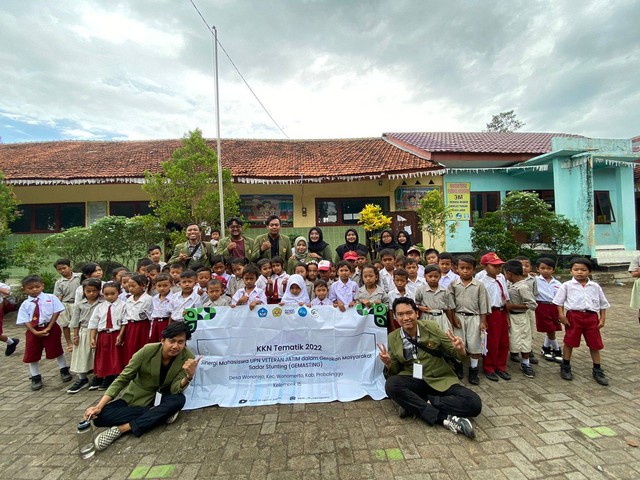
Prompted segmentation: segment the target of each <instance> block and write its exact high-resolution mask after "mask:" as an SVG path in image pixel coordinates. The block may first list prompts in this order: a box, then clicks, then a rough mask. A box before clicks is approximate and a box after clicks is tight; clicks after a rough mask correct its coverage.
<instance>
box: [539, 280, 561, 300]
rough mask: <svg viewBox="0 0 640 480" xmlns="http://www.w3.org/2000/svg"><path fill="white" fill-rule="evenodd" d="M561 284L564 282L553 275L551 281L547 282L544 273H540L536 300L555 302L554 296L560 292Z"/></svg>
mask: <svg viewBox="0 0 640 480" xmlns="http://www.w3.org/2000/svg"><path fill="white" fill-rule="evenodd" d="M560 285H562V284H561V283H560V282H559V281H558V280H557V279H555V278H553V277H551V281H549V282H547V281H546V280H545V279H544V278H543V277H542V275H538V276H537V277H536V286H537V287H538V293H537V294H536V301H538V302H548V303H551V302H553V297H555V296H556V293H558V289H559V288H560Z"/></svg>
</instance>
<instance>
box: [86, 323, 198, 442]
mask: <svg viewBox="0 0 640 480" xmlns="http://www.w3.org/2000/svg"><path fill="white" fill-rule="evenodd" d="M190 338H191V332H190V331H189V327H188V326H187V325H185V324H184V323H182V322H176V323H172V324H171V325H169V326H168V327H167V328H165V330H164V331H163V332H162V341H161V342H160V343H149V344H147V345H145V346H144V347H142V348H141V349H140V350H138V351H137V352H136V353H135V354H134V355H133V357H132V358H131V361H130V362H129V364H128V365H127V366H126V367H125V368H124V370H123V371H122V373H121V374H120V375H118V377H117V378H116V379H115V380H114V381H113V383H112V384H111V386H110V387H109V388H108V389H107V391H106V392H105V394H104V395H103V396H102V398H101V399H100V401H99V402H98V404H97V405H96V406H95V407H89V408H88V409H87V410H86V412H85V414H84V416H85V419H87V420H89V419H93V424H94V425H95V426H96V427H109V428H107V430H105V431H103V432H102V433H100V434H99V435H98V436H96V438H95V441H94V443H95V446H96V449H97V450H104V449H106V448H107V447H108V446H109V445H111V444H112V443H113V442H115V441H116V440H117V439H118V438H120V437H121V436H122V435H123V434H125V433H127V432H133V434H134V435H135V436H136V437H139V436H141V435H143V434H144V433H146V432H148V431H149V430H151V429H152V428H154V427H156V426H158V425H160V424H162V423H173V422H174V421H175V420H176V418H177V417H178V413H179V412H180V410H181V409H182V407H183V406H184V403H185V397H184V395H183V393H182V392H183V390H184V389H185V388H187V386H188V385H189V382H191V380H193V376H194V375H195V373H196V368H197V366H198V363H199V361H200V359H198V360H194V356H193V353H191V351H190V350H189V349H188V348H186V343H187V340H189V339H190ZM120 393H122V396H121V398H119V399H118V400H113V399H114V398H115V397H117V396H118V394H120ZM156 393H160V394H162V399H161V401H160V403H159V404H158V405H156V406H154V399H155V398H156Z"/></svg>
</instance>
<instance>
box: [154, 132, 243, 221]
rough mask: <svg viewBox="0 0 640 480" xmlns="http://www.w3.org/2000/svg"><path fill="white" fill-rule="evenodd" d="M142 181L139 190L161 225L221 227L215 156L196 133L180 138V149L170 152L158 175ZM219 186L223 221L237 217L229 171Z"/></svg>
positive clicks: (224, 173) (237, 197) (223, 175)
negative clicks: (224, 218) (223, 211)
mask: <svg viewBox="0 0 640 480" xmlns="http://www.w3.org/2000/svg"><path fill="white" fill-rule="evenodd" d="M145 181H146V183H145V184H144V185H143V186H142V188H143V190H144V191H145V192H147V193H148V194H149V196H150V197H151V202H150V203H151V206H152V207H153V209H154V214H155V215H156V216H157V217H158V218H159V219H160V221H161V222H162V223H163V224H168V223H176V224H178V225H180V226H183V227H184V226H186V225H187V224H189V223H191V222H194V223H196V224H198V225H205V224H206V225H211V226H217V225H218V224H219V223H220V200H219V196H218V165H217V158H216V153H215V151H214V150H213V149H211V148H210V147H209V146H208V145H207V142H206V141H205V139H204V138H203V137H202V132H201V131H200V130H199V129H196V130H194V131H192V132H189V134H188V135H185V136H184V137H183V146H182V147H180V148H177V149H176V150H175V151H174V152H173V154H172V155H171V160H167V161H166V162H163V163H162V172H161V173H153V174H152V173H150V172H148V171H147V172H145ZM222 186H223V197H224V199H223V200H224V209H225V215H226V217H227V218H229V217H231V216H234V215H238V213H239V204H240V197H239V195H238V193H237V192H236V191H235V188H234V187H233V183H232V179H231V171H230V170H229V169H223V171H222Z"/></svg>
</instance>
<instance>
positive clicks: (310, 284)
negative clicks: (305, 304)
mask: <svg viewBox="0 0 640 480" xmlns="http://www.w3.org/2000/svg"><path fill="white" fill-rule="evenodd" d="M304 286H305V288H306V289H307V293H308V294H309V299H310V300H311V299H312V298H313V297H315V295H316V294H315V292H314V291H313V282H312V281H311V280H307V279H306V278H305V279H304Z"/></svg>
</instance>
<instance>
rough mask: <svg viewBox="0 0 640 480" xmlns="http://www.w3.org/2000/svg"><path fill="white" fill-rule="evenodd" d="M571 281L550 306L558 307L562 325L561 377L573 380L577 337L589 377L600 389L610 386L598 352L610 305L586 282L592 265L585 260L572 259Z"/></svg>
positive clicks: (561, 287) (596, 285)
mask: <svg viewBox="0 0 640 480" xmlns="http://www.w3.org/2000/svg"><path fill="white" fill-rule="evenodd" d="M569 265H570V268H571V275H572V276H573V279H571V280H569V281H568V282H564V283H563V284H562V285H561V286H560V288H559V289H558V292H557V293H556V296H555V297H554V298H553V303H554V304H555V305H557V306H558V315H559V320H560V323H562V324H563V325H564V328H565V333H564V347H563V349H562V365H561V366H560V376H561V377H562V378H563V379H564V380H573V373H572V372H571V354H572V353H573V349H574V348H578V347H579V346H580V337H582V336H584V340H585V342H586V344H587V347H589V353H590V354H591V360H592V361H593V370H592V371H591V375H592V376H593V378H594V379H595V380H596V382H598V383H599V384H600V385H603V386H606V385H609V380H608V379H607V377H606V375H605V374H604V370H602V367H601V366H600V350H602V349H603V348H604V345H603V343H602V337H601V335H600V329H602V327H604V324H605V321H606V313H607V308H609V307H610V306H611V305H609V302H608V301H607V299H606V297H605V296H604V292H603V291H602V288H601V287H600V285H598V284H597V283H596V282H594V281H592V280H591V279H589V275H590V274H591V268H592V264H591V262H590V261H589V260H588V259H586V258H581V257H578V258H574V259H573V260H571V263H570V264H569Z"/></svg>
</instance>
